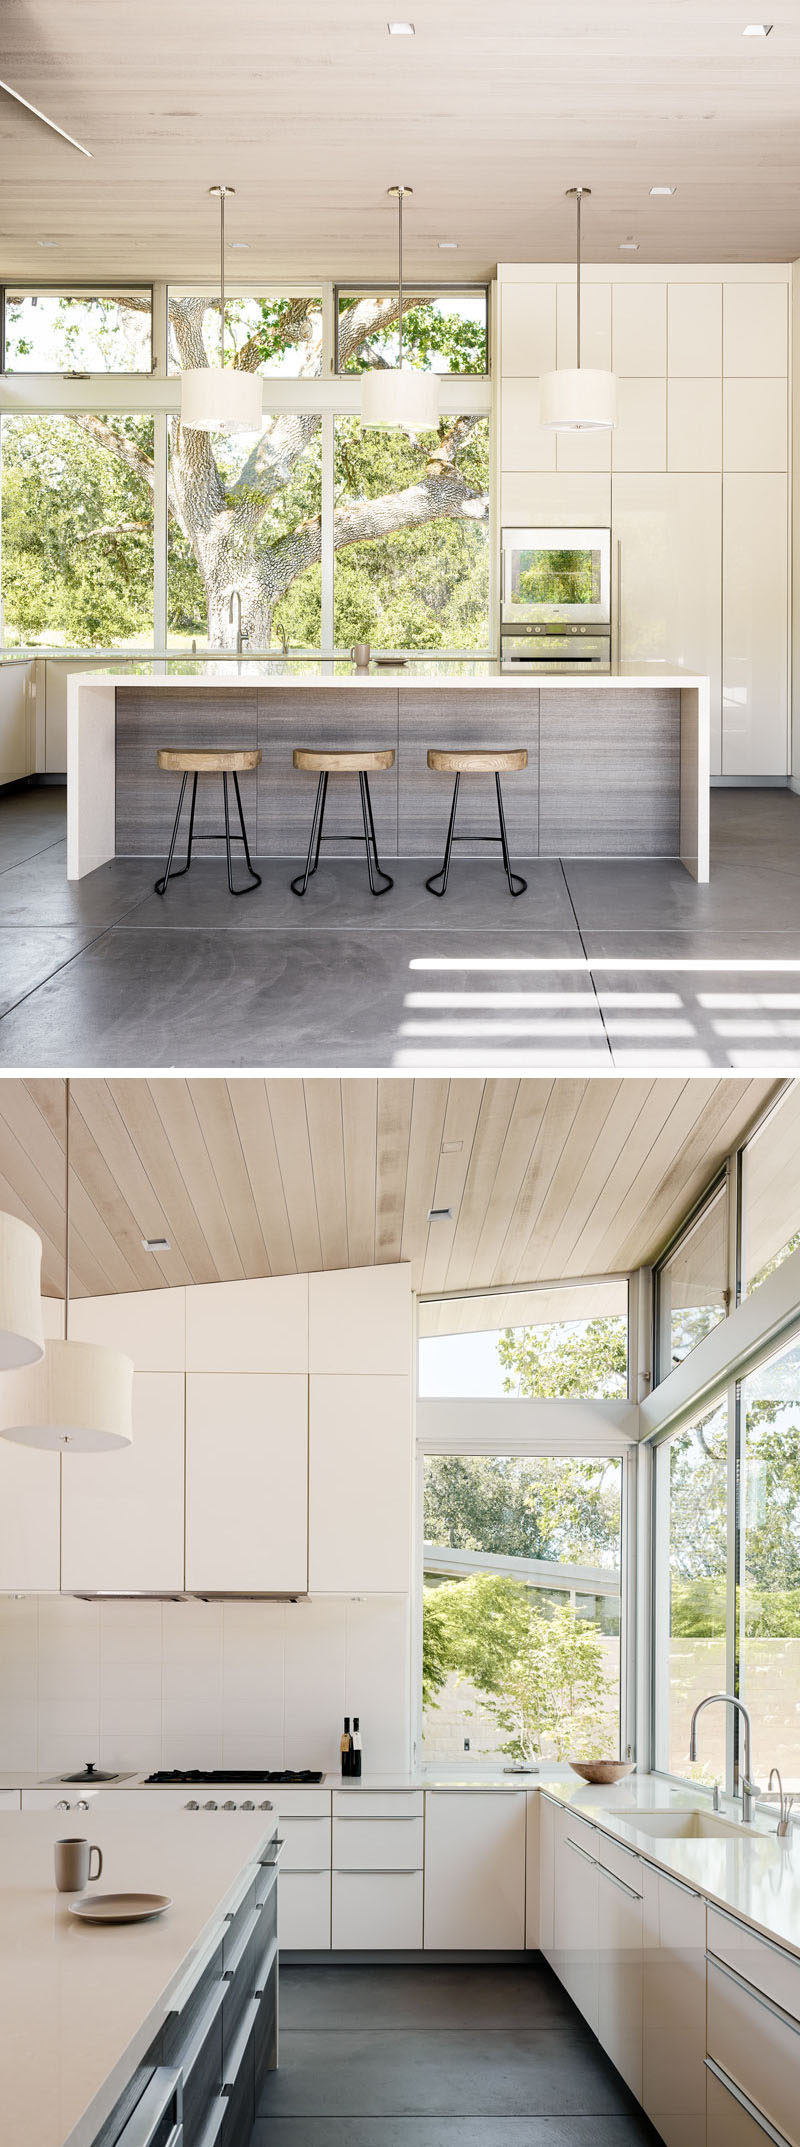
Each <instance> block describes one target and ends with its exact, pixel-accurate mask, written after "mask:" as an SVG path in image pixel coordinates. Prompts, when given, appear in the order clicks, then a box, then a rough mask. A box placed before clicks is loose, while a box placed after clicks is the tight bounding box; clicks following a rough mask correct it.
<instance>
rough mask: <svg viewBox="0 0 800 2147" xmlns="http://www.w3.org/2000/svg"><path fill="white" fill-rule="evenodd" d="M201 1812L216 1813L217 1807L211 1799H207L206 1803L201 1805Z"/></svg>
mask: <svg viewBox="0 0 800 2147" xmlns="http://www.w3.org/2000/svg"><path fill="white" fill-rule="evenodd" d="M203 1810H204V1812H218V1811H219V1805H218V1804H215V1803H214V1799H213V1797H209V1800H208V1803H207V1804H204V1805H203Z"/></svg>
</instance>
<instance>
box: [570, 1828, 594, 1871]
mask: <svg viewBox="0 0 800 2147" xmlns="http://www.w3.org/2000/svg"><path fill="white" fill-rule="evenodd" d="M564 1840H565V1842H566V1845H567V1848H568V1849H574V1851H575V1854H576V1856H582V1857H583V1861H584V1863H585V1864H594V1865H595V1866H596V1865H597V1857H596V1856H590V1855H589V1851H588V1849H584V1848H582V1847H581V1844H580V1842H579V1841H573V1839H572V1835H571V1834H565V1835H564Z"/></svg>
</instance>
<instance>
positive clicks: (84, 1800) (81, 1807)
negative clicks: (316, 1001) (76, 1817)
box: [75, 1797, 89, 1812]
mask: <svg viewBox="0 0 800 2147" xmlns="http://www.w3.org/2000/svg"><path fill="white" fill-rule="evenodd" d="M88 1809H89V1799H88V1797H79V1798H78V1801H77V1804H76V1806H75V1810H76V1812H88Z"/></svg>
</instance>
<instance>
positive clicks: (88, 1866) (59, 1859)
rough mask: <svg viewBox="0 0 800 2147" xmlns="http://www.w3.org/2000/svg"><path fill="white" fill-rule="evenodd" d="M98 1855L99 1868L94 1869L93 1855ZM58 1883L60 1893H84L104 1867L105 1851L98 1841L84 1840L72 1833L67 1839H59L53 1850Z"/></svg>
mask: <svg viewBox="0 0 800 2147" xmlns="http://www.w3.org/2000/svg"><path fill="white" fill-rule="evenodd" d="M93 1856H96V1857H97V1870H96V1871H93V1870H92V1857H93ZM53 1857H54V1861H55V1870H56V1885H57V1887H58V1891H59V1893H60V1894H82V1893H83V1889H84V1886H85V1885H86V1883H87V1880H89V1879H99V1877H100V1873H101V1871H102V1869H103V1852H102V1849H98V1846H97V1843H96V1841H93V1842H91V1843H89V1842H88V1841H82V1840H81V1839H80V1837H79V1836H77V1835H72V1836H70V1837H69V1838H68V1839H67V1840H65V1841H57V1842H56V1844H55V1848H54V1850H53Z"/></svg>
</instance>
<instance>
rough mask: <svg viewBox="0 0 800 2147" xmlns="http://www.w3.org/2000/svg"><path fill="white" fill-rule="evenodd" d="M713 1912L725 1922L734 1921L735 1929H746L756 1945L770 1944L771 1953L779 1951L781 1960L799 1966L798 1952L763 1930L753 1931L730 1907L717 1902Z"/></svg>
mask: <svg viewBox="0 0 800 2147" xmlns="http://www.w3.org/2000/svg"><path fill="white" fill-rule="evenodd" d="M713 1914H714V1915H715V1916H721V1917H722V1921H723V1923H732V1924H733V1928H734V1930H735V1931H744V1933H745V1935H746V1937H747V1938H749V1939H751V1940H752V1942H753V1944H754V1945H757V1946H768V1947H769V1950H770V1953H777V1956H778V1959H779V1961H786V1962H790V1963H791V1965H792V1967H793V1968H796V1967H797V1955H796V1953H790V1952H789V1951H788V1948H787V1947H786V1946H781V1945H779V1943H778V1940H777V1938H767V1937H766V1935H765V1933H764V1932H763V1931H751V1929H750V1926H749V1924H746V1923H740V1921H739V1918H738V1916H732V1915H731V1912H730V1909H727V1908H718V1907H717V1904H716V1902H714V1904H713Z"/></svg>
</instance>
